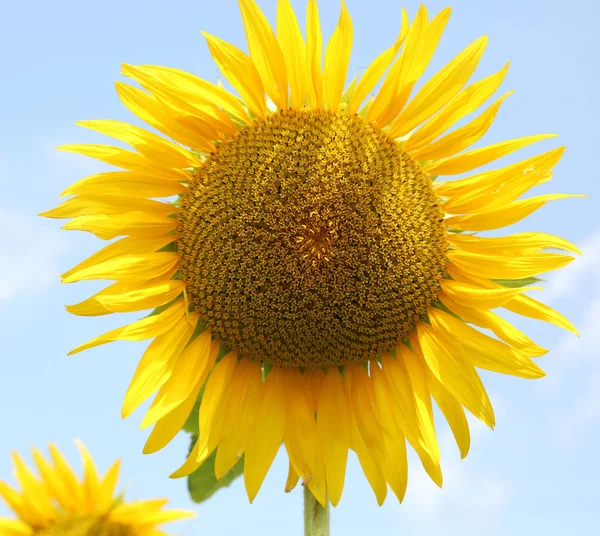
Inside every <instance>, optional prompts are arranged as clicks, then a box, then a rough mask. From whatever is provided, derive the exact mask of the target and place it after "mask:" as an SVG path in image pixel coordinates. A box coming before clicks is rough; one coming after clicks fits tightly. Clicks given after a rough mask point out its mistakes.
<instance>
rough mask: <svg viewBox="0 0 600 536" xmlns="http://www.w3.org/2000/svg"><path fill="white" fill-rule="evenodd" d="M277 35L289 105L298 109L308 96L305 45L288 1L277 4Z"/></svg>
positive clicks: (280, 1)
mask: <svg viewBox="0 0 600 536" xmlns="http://www.w3.org/2000/svg"><path fill="white" fill-rule="evenodd" d="M277 35H278V37H279V44H280V46H281V52H282V54H283V58H284V60H285V69H286V72H287V76H288V79H289V84H290V105H291V107H292V108H295V109H298V108H300V107H301V106H302V104H303V103H304V99H305V97H306V95H307V94H308V80H309V78H308V66H307V64H306V45H305V44H304V38H303V37H302V32H301V31H300V26H299V25H298V20H297V19H296V15H295V14H294V9H293V8H292V5H291V4H290V0H279V1H278V2H277Z"/></svg>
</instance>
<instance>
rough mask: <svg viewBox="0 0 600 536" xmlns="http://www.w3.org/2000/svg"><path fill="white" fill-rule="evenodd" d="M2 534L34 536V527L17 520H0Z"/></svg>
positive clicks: (5, 535) (0, 532)
mask: <svg viewBox="0 0 600 536" xmlns="http://www.w3.org/2000/svg"><path fill="white" fill-rule="evenodd" d="M0 534H2V535H3V536H33V527H31V526H30V525H28V524H27V523H24V522H23V521H19V520H17V519H6V518H0Z"/></svg>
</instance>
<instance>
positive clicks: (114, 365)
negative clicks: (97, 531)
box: [0, 0, 600, 536]
mask: <svg viewBox="0 0 600 536" xmlns="http://www.w3.org/2000/svg"><path fill="white" fill-rule="evenodd" d="M259 4H260V5H261V7H263V8H264V11H265V13H266V14H267V16H268V17H269V19H270V20H273V18H274V14H275V6H276V2H275V0H262V1H259ZM293 5H294V7H295V8H296V12H297V13H298V14H299V16H300V17H301V20H302V21H303V20H304V7H305V2H304V0H301V1H293ZM347 5H348V8H349V10H350V13H351V15H352V18H353V22H354V27H355V47H356V48H355V51H354V54H353V57H352V63H351V69H350V71H351V72H352V73H354V72H355V71H356V69H358V68H360V67H364V66H366V65H367V64H368V62H369V61H371V60H372V59H373V58H374V57H375V56H376V55H377V54H378V53H379V52H380V51H381V50H383V49H384V48H387V47H388V46H389V45H390V44H391V43H392V42H393V40H394V38H395V36H396V35H397V30H398V28H399V23H400V6H401V5H402V4H400V3H399V2H392V1H386V0H369V1H368V2H366V1H363V0H347ZM404 5H405V6H406V8H407V9H408V11H409V15H410V16H411V18H412V16H414V14H415V12H416V10H417V7H418V4H417V3H416V2H410V1H408V2H406V3H405V4H404ZM446 5H447V4H446V2H439V1H438V0H433V1H431V2H429V3H428V4H427V7H428V9H429V11H430V13H436V12H438V11H439V10H440V9H442V8H443V7H445V6H446ZM453 8H454V9H453V14H452V17H451V19H450V23H449V25H448V27H447V29H446V32H445V34H444V36H443V38H442V41H441V43H440V47H439V50H438V53H437V54H436V56H435V57H434V60H433V62H432V64H431V66H430V68H429V69H428V71H427V73H426V74H429V75H430V74H431V73H432V72H434V71H435V70H437V69H438V68H439V67H441V66H442V65H443V64H444V63H446V62H447V61H448V60H449V59H451V58H452V57H453V56H454V55H455V54H456V53H458V52H459V51H460V50H461V49H462V48H464V46H466V45H467V44H469V43H470V42H471V41H473V40H474V39H476V38H477V37H479V36H480V35H482V34H487V35H488V36H489V37H490V41H489V45H488V49H487V51H486V53H485V55H484V58H483V60H482V62H481V64H480V67H479V68H478V70H477V72H476V75H475V76H476V77H477V78H480V77H483V76H486V75H487V74H490V73H491V72H494V71H496V70H498V69H499V68H500V67H502V65H504V63H505V61H506V60H507V59H510V60H511V67H510V70H509V73H508V76H507V78H506V81H505V83H504V85H503V88H506V89H504V91H506V90H508V89H516V90H517V91H516V93H515V95H513V96H511V97H510V98H509V99H508V100H507V101H506V103H505V104H504V105H503V107H502V109H501V111H500V114H499V118H498V120H497V121H496V123H495V124H494V126H493V127H492V128H491V129H490V131H489V132H488V135H487V136H486V138H485V143H491V142H494V141H500V140H503V139H507V138H511V137H519V136H525V135H529V134H534V133H539V132H557V133H559V134H560V136H561V137H560V138H559V140H558V143H560V144H565V145H567V152H566V154H565V156H564V157H563V159H562V161H561V162H560V164H559V165H558V166H557V167H556V168H555V174H554V179H553V180H552V181H551V182H550V183H548V184H544V185H542V186H540V187H538V191H539V193H544V192H569V193H587V194H588V195H589V196H590V197H589V199H586V200H581V199H575V200H566V201H559V202H555V203H551V204H549V205H547V206H546V207H544V208H542V209H541V210H540V211H539V212H538V213H536V214H535V215H534V216H532V217H530V218H529V219H528V220H526V221H525V222H522V223H520V224H518V225H515V226H513V228H512V229H510V230H509V231H510V232H518V231H525V230H527V231H546V232H550V233H554V234H559V235H561V236H563V237H565V238H568V239H570V240H572V241H573V242H575V243H576V244H578V245H579V246H580V247H581V248H582V249H583V251H584V255H585V256H584V258H583V259H580V260H577V261H576V262H575V263H573V264H572V265H570V266H569V267H568V268H567V269H565V270H563V271H562V272H561V273H560V274H557V275H556V276H549V277H548V283H547V285H546V289H547V292H546V294H545V297H546V300H547V301H549V302H550V303H551V304H552V305H553V306H555V307H556V308H557V309H558V310H560V311H561V312H563V313H565V314H566V315H568V316H569V317H570V318H571V320H572V321H573V322H575V323H576V325H577V326H578V327H579V329H580V330H581V338H579V339H578V338H577V337H575V336H574V335H571V334H566V333H563V332H561V331H559V330H558V328H554V327H551V326H546V325H541V324H538V323H534V322H530V321H526V320H524V319H515V321H516V324H517V326H518V327H520V328H521V329H525V330H527V331H528V333H529V334H530V335H531V336H532V338H534V340H536V342H538V343H540V344H542V345H543V346H546V347H548V348H550V349H551V352H550V353H549V354H547V355H546V356H544V357H543V358H541V359H540V364H541V365H542V367H543V368H544V369H545V370H546V371H547V373H548V376H547V377H546V378H544V379H542V380H537V381H536V382H530V381H526V380H518V379H514V378H508V377H501V376H494V375H491V374H483V376H484V381H485V382H486V385H487V386H488V389H489V392H490V396H491V398H492V401H493V402H494V403H495V408H496V413H497V421H498V424H497V428H496V430H495V431H494V432H491V431H489V430H487V429H485V428H484V427H483V426H481V425H479V424H478V423H474V424H473V444H472V449H471V454H470V455H469V456H468V457H467V459H466V460H463V461H460V459H459V455H458V450H457V448H456V447H455V446H454V445H453V444H452V441H451V440H450V437H449V434H448V430H447V429H446V428H445V427H444V426H440V427H439V438H440V441H441V443H442V462H443V466H444V475H445V486H444V489H443V490H441V491H440V490H439V489H437V488H436V487H435V485H434V484H432V483H431V482H429V481H428V479H427V477H426V476H425V474H424V472H423V470H422V469H421V467H420V466H419V464H418V463H413V464H412V465H411V474H410V482H409V489H408V493H407V497H406V500H405V502H404V503H403V504H402V505H399V504H397V502H395V501H394V500H393V499H392V498H391V497H390V498H389V499H388V501H387V503H386V504H385V506H384V507H382V508H379V507H378V506H377V504H376V502H375V498H374V496H373V494H372V492H371V491H370V488H369V487H368V485H367V483H366V480H365V479H364V477H363V476H362V474H361V471H360V468H359V466H358V463H357V462H356V460H355V459H354V458H351V460H350V463H349V467H348V478H347V484H346V488H345V492H344V497H343V499H342V502H341V505H340V506H339V507H338V508H336V509H335V511H334V512H333V522H332V524H333V534H337V535H341V534H344V535H347V536H352V535H358V534H365V531H366V530H367V529H370V533H373V534H379V535H382V536H383V535H392V534H393V535H398V534H435V535H449V536H452V535H455V534H456V535H458V534H460V535H461V536H469V535H471V534H472V535H475V534H479V533H480V532H481V531H482V530H484V531H485V532H486V535H487V536H499V535H505V534H512V535H515V536H518V535H525V534H527V535H530V534H545V535H546V536H552V535H563V534H566V533H568V534H578V535H580V536H585V535H591V534H597V527H595V524H596V523H597V521H598V516H597V504H598V499H599V495H598V490H597V484H596V483H597V481H598V479H599V478H600V466H599V464H598V458H597V448H598V447H597V445H598V443H599V441H600V432H599V431H598V430H599V427H598V425H599V424H600V363H599V362H598V360H597V350H596V349H597V348H598V347H599V346H600V331H599V330H598V328H597V325H598V324H599V323H600V285H599V284H600V275H599V274H600V271H599V270H598V269H597V266H598V263H599V262H600V223H598V219H597V215H598V209H599V208H600V207H598V205H597V199H598V194H599V193H600V185H599V184H600V182H599V181H598V176H597V171H596V167H595V166H591V165H589V161H591V160H592V158H591V157H592V156H594V155H597V152H598V134H597V129H598V127H597V120H598V119H599V118H600V113H599V112H600V105H599V101H598V98H597V91H598V87H599V86H600V76H599V74H598V69H597V68H596V66H597V59H598V58H597V51H598V50H599V48H600V47H599V46H600V41H599V39H598V29H597V21H598V20H599V18H600V4H598V3H596V2H595V1H593V0H588V1H584V0H573V1H571V2H558V1H553V0H551V1H542V0H530V1H527V2H521V1H519V0H505V1H503V2H474V1H472V0H459V1H456V2H454V3H453ZM320 10H321V17H322V24H323V29H324V31H325V33H326V34H327V35H329V34H330V32H331V30H332V29H333V27H334V25H335V23H336V21H337V17H338V13H339V3H338V2H337V1H330V0H327V1H325V0H323V1H321V2H320ZM200 30H207V31H209V32H210V33H213V34H215V35H217V36H219V37H221V38H223V39H225V40H228V41H231V42H233V43H234V44H236V45H238V46H240V47H242V48H245V40H244V36H243V27H242V23H241V18H240V16H239V12H238V9H237V2H235V1H234V0H222V1H220V2H208V1H202V0H196V1H182V0H171V1H170V2H164V1H158V0H144V1H143V2H142V1H138V0H135V1H134V0H130V1H127V2H120V1H117V0H103V1H102V2H94V3H89V2H80V1H67V0H54V1H52V2H41V1H33V0H22V1H19V2H17V1H13V2H4V3H3V7H2V15H1V16H0V60H1V63H0V65H1V66H2V74H1V75H0V77H1V82H0V99H1V101H2V103H3V104H2V106H1V107H0V110H1V111H0V117H1V124H2V128H1V129H0V182H1V186H2V190H1V192H2V196H1V197H0V321H1V325H2V330H0V349H1V353H2V360H3V367H2V372H1V373H0V408H1V410H0V411H1V422H2V428H1V432H0V480H12V475H11V463H10V453H11V451H12V450H13V449H16V450H19V451H22V452H27V451H29V449H30V448H31V447H32V446H38V447H44V445H46V444H47V442H48V441H53V442H55V443H57V444H58V445H59V446H60V447H61V448H62V449H64V451H65V452H66V454H67V456H68V457H69V459H71V460H72V462H73V464H74V465H76V466H78V464H79V460H78V458H77V453H76V449H75V447H74V445H73V441H72V440H73V438H75V437H79V438H81V439H82V440H83V441H84V442H85V443H86V444H87V446H88V448H89V449H90V450H91V452H92V454H93V456H94V457H95V459H96V460H97V463H98V465H99V466H100V468H102V469H103V470H105V469H106V468H107V467H108V465H109V464H110V463H111V462H112V461H113V460H114V459H115V458H117V457H122V458H123V462H124V464H123V474H122V480H121V486H122V487H123V486H125V487H126V488H127V494H128V496H129V497H130V498H150V497H156V496H164V497H168V498H170V499H171V501H172V505H174V506H177V507H193V508H197V511H198V517H197V518H196V519H195V520H193V521H189V522H184V523H180V524H174V525H172V529H171V531H172V533H173V534H178V535H195V534H198V535H200V534H210V535H212V536H220V535H230V534H238V533H242V532H243V533H244V534H248V535H252V534H260V535H261V536H266V535H279V534H286V535H290V536H298V535H300V534H301V503H302V496H301V491H300V490H296V491H295V492H293V493H291V494H289V495H286V494H284V493H283V485H284V482H285V476H286V472H287V462H286V461H285V459H284V456H281V455H280V456H279V457H278V458H277V460H276V462H275V464H274V466H273V468H272V470H271V472H270V474H269V476H268V478H267V480H266V482H265V484H264V486H263V489H262V490H261V493H260V494H259V496H258V498H257V499H256V501H255V503H254V504H253V505H249V504H248V501H247V499H246V495H245V492H244V489H243V485H242V483H241V482H240V481H238V482H236V484H235V485H234V486H233V487H232V488H230V489H228V490H227V491H221V492H220V493H218V494H217V495H216V496H214V497H213V498H212V499H211V500H210V501H209V502H207V503H205V504H202V505H200V506H199V507H196V506H195V505H193V504H192V503H191V501H190V500H189V498H188V495H187V489H186V482H185V481H183V480H179V481H173V480H169V479H168V478H167V475H168V474H170V472H171V471H172V470H173V469H174V468H175V467H177V466H178V465H179V463H180V461H181V460H182V459H183V457H184V455H185V452H186V450H187V447H188V445H187V443H188V440H187V437H185V436H180V437H178V438H177V439H176V440H175V441H173V443H172V444H171V445H170V446H169V447H168V448H166V449H164V450H163V451H161V452H160V453H158V454H155V455H152V456H144V455H142V454H141V451H142V445H143V444H144V442H145V438H146V436H147V432H145V431H142V432H141V431H139V430H138V425H139V422H140V421H141V416H142V414H143V412H142V411H138V412H137V413H136V414H134V415H133V416H132V417H131V418H129V419H128V420H127V421H121V419H120V406H121V401H122V397H123V394H124V392H125V389H126V387H127V385H128V383H129V380H130V378H131V376H132V374H133V371H134V368H135V366H136V364H137V362H138V359H139V357H140V356H141V353H142V349H143V348H142V347H141V346H140V345H136V344H127V343H118V344H111V345H107V346H103V347H100V348H97V349H94V350H90V351H88V352H86V353H84V354H80V355H77V356H74V357H66V353H67V352H68V351H69V350H70V349H71V348H72V347H74V346H75V345H77V344H79V343H81V342H83V341H85V340H87V339H89V338H91V337H93V336H95V335H97V334H99V333H101V332H103V331H106V330H108V329H110V328H111V327H114V326H117V325H121V324H122V323H124V322H125V320H124V318H99V319H85V318H76V317H72V316H69V315H68V314H67V313H66V312H65V310H64V306H63V305H64V304H65V303H75V302H78V301H80V300H81V299H83V298H84V297H86V296H87V295H88V294H90V293H91V292H92V291H93V290H94V289H95V288H96V286H95V285H94V284H89V285H88V284H79V285H61V284H60V283H59V279H58V276H57V273H60V272H63V271H65V270H66V269H68V268H69V267H71V266H72V265H73V264H75V263H76V262H78V261H79V260H80V259H82V258H83V257H85V256H87V255H89V254H90V253H92V252H93V251H95V250H96V249H97V248H98V247H99V246H100V245H101V243H100V241H99V240H98V239H95V238H94V237H92V236H87V235H84V234H81V233H67V232H66V231H60V230H59V227H60V224H59V223H57V222H56V221H44V220H42V219H41V218H38V217H37V216H36V214H37V213H39V212H41V211H43V210H45V209H48V208H50V207H52V206H54V205H55V204H57V201H58V194H59V193H60V192H61V191H62V190H63V189H64V188H65V187H66V186H67V185H68V184H70V183H72V182H73V181H75V180H77V179H79V178H82V177H84V176H87V175H90V174H93V173H96V172H98V171H99V170H102V169H103V166H102V165H101V164H100V163H97V162H94V161H92V160H88V159H86V158H85V157H79V156H75V155H69V154H66V153H59V152H57V151H55V150H54V148H55V147H56V146H58V145H61V144H66V143H80V142H95V143H105V140H103V139H102V138H101V137H100V136H99V135H96V134H93V133H91V132H88V131H85V130H83V129H80V128H78V127H75V126H74V125H73V123H74V122H75V121H77V120H83V119H109V118H110V119H118V120H123V121H132V122H137V121H136V119H135V118H134V117H133V116H132V115H131V114H130V113H129V112H128V110H126V109H125V108H124V107H123V106H122V105H121V104H120V102H119V100H118V98H117V95H116V92H115V91H114V86H113V83H114V81H116V80H119V79H121V76H120V74H119V70H120V68H119V65H120V63H133V64H136V63H152V64H157V65H168V66H173V67H178V68H181V69H185V70H189V71H191V72H193V73H195V74H198V75H200V76H202V77H204V78H207V79H209V80H213V81H214V80H216V77H217V69H216V67H215V65H214V63H213V62H212V60H211V58H210V56H209V54H208V50H207V47H206V45H205V43H204V41H203V38H202V36H201V35H200V33H199V32H200ZM556 143H557V140H549V141H546V142H542V143H541V144H538V145H537V146H536V147H535V148H534V149H532V150H531V151H522V152H521V153H520V154H519V157H526V156H529V155H530V154H533V153H534V152H535V151H541V150H545V149H549V148H551V147H554V146H556ZM513 160H514V159H513ZM510 161H511V159H506V162H507V163H509V162H510ZM413 462H414V460H413ZM6 513H7V510H6V509H5V508H4V507H3V506H0V516H1V515H4V514H6Z"/></svg>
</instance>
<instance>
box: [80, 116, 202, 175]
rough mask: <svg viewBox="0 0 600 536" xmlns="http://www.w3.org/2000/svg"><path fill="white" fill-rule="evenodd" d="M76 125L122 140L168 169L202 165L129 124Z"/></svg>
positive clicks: (175, 148)
mask: <svg viewBox="0 0 600 536" xmlns="http://www.w3.org/2000/svg"><path fill="white" fill-rule="evenodd" d="M75 124H76V125H78V126H80V127H84V128H89V129H90V130H94V131H96V132H100V133H101V134H105V135H107V136H110V137H111V138H115V139H117V140H121V141H123V142H125V143H127V144H129V145H131V146H132V147H133V148H134V149H136V150H138V151H139V152H140V153H141V154H143V155H144V156H145V157H146V158H148V159H149V160H152V161H153V162H156V163H157V164H159V165H161V166H164V167H167V168H187V167H197V166H199V165H200V163H201V162H200V160H198V157H196V156H195V155H194V154H193V153H192V152H190V151H188V150H186V149H183V148H182V147H179V146H177V145H175V144H174V143H172V142H170V141H167V140H165V139H163V138H161V137H160V136H158V135H156V134H153V133H152V132H148V131H147V130H144V129H143V128H139V127H136V126H133V125H130V124H128V123H123V122H121V121H114V120H94V121H79V122H77V123H75Z"/></svg>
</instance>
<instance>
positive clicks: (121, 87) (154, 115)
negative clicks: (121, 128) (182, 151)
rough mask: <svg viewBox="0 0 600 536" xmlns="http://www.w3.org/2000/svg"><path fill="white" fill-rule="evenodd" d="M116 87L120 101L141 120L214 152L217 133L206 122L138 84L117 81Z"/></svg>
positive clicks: (177, 139) (188, 142) (185, 142)
mask: <svg viewBox="0 0 600 536" xmlns="http://www.w3.org/2000/svg"><path fill="white" fill-rule="evenodd" d="M115 88H116V90H117V94H118V96H119V98H120V99H121V102H122V103H123V104H124V105H125V106H127V108H129V110H130V111H131V112H132V113H134V114H135V115H137V116H138V117H139V118H140V119H141V120H142V121H145V122H146V123H148V124H149V125H151V126H152V127H154V128H155V129H157V130H159V131H160V132H163V133H164V134H166V135H167V136H169V137H171V138H172V139H174V140H175V141H178V142H179V143H183V144H184V145H187V146H188V147H191V148H192V149H196V150H198V151H204V152H211V151H214V144H213V143H212V140H214V139H216V138H217V136H218V133H217V132H215V131H214V129H213V128H211V127H210V126H209V125H208V124H207V123H206V122H204V121H202V120H201V119H199V118H194V117H193V116H190V115H187V116H186V115H184V114H181V113H178V112H177V111H176V110H173V109H172V108H170V107H169V106H168V105H167V104H166V103H165V102H164V101H163V102H161V101H159V100H158V99H157V98H156V97H155V96H154V95H150V94H148V93H146V92H145V91H142V90H141V89H138V88H136V87H132V86H129V85H127V84H123V83H121V82H117V83H115ZM186 121H187V122H186Z"/></svg>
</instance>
